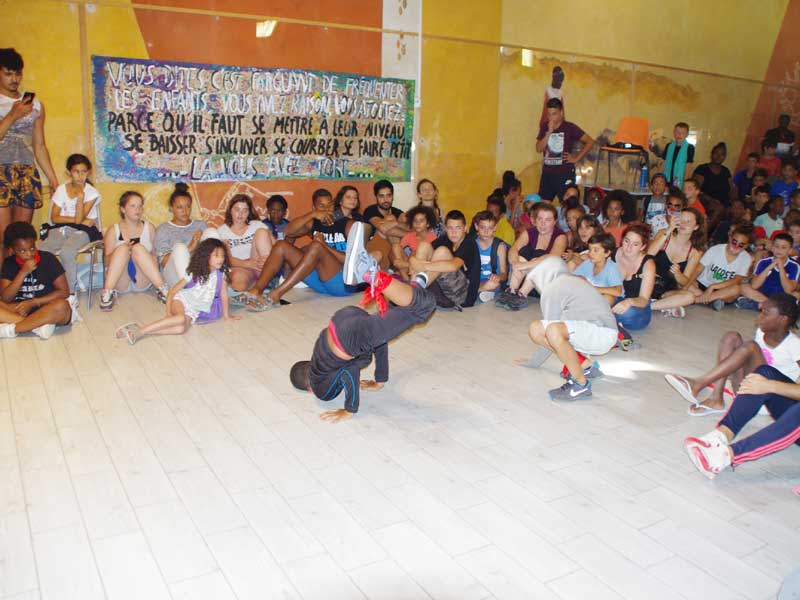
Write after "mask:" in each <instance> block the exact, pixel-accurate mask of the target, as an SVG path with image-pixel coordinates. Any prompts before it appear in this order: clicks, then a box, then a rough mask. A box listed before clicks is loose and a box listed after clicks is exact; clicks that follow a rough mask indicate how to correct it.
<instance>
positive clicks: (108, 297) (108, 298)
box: [100, 290, 117, 312]
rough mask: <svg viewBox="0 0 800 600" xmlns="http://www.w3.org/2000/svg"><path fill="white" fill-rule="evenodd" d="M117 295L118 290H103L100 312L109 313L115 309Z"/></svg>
mask: <svg viewBox="0 0 800 600" xmlns="http://www.w3.org/2000/svg"><path fill="white" fill-rule="evenodd" d="M116 295H117V291H116V290H103V291H101V292H100V310H102V311H105V312H108V311H109V310H111V309H112V308H114V298H115V297H116Z"/></svg>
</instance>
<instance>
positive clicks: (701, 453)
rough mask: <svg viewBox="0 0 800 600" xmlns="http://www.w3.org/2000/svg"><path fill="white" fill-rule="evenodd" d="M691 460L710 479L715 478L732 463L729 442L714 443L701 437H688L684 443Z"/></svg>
mask: <svg viewBox="0 0 800 600" xmlns="http://www.w3.org/2000/svg"><path fill="white" fill-rule="evenodd" d="M683 447H684V449H685V450H686V454H688V455H689V460H691V461H692V464H693V465H694V466H695V468H696V469H697V470H698V471H700V472H701V473H702V474H703V475H705V476H706V477H707V478H708V479H714V477H716V476H717V475H719V474H720V473H721V472H722V471H723V470H724V469H726V468H727V467H729V466H730V465H731V454H730V450H729V449H728V445H727V444H719V445H712V444H711V443H709V442H703V441H701V440H700V438H687V439H686V441H685V442H684V444H683Z"/></svg>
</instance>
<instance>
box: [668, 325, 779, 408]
mask: <svg viewBox="0 0 800 600" xmlns="http://www.w3.org/2000/svg"><path fill="white" fill-rule="evenodd" d="M762 364H764V357H763V355H762V354H761V349H760V348H759V347H758V345H757V344H756V343H755V342H753V341H749V342H745V341H744V340H743V339H742V336H741V335H739V334H738V333H737V332H735V331H729V332H728V333H726V334H725V335H724V336H723V337H722V340H721V341H720V344H719V350H718V353H717V364H716V366H715V367H714V368H713V369H711V370H710V371H708V372H707V373H705V374H703V375H701V376H699V377H695V378H691V377H684V376H682V375H675V376H674V377H676V378H677V379H679V380H683V381H685V382H686V384H687V385H688V386H689V389H690V391H691V396H692V397H693V398H695V399H696V398H697V395H698V394H699V393H700V392H701V391H702V390H703V389H705V388H706V387H707V386H708V385H710V384H713V385H714V389H713V391H712V392H711V396H709V398H707V399H706V400H705V401H703V403H702V404H703V405H704V406H708V407H710V408H716V409H721V408H725V402H724V401H723V399H722V395H723V390H724V387H725V380H726V379H727V378H728V376H730V377H731V379H732V383H733V384H734V388H738V385H739V383H740V382H741V380H742V378H743V377H744V375H746V374H747V373H750V372H752V371H753V370H754V369H755V368H756V367H758V366H759V365H762ZM687 400H688V398H687Z"/></svg>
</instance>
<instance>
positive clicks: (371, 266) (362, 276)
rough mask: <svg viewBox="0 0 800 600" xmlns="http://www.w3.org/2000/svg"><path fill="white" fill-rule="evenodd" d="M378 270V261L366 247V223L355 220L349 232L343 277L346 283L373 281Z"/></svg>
mask: <svg viewBox="0 0 800 600" xmlns="http://www.w3.org/2000/svg"><path fill="white" fill-rule="evenodd" d="M377 272H378V262H377V261H376V260H375V259H374V258H373V257H372V256H371V255H370V253H369V252H367V249H366V248H365V247H364V224H363V223H361V222H360V221H354V222H353V224H352V225H351V226H350V232H349V233H348V234H347V252H346V253H345V255H344V266H343V268H342V278H343V279H344V282H345V284H346V285H358V284H359V283H364V282H367V283H371V282H372V280H373V279H374V277H375V273H377Z"/></svg>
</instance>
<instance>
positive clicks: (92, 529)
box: [0, 290, 800, 600]
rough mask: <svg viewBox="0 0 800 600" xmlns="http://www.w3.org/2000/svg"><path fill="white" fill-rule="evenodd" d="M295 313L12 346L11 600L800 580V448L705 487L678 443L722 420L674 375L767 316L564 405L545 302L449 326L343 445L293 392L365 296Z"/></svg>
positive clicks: (684, 587)
mask: <svg viewBox="0 0 800 600" xmlns="http://www.w3.org/2000/svg"><path fill="white" fill-rule="evenodd" d="M289 298H290V299H291V300H293V304H292V305H291V306H287V307H282V308H280V309H278V310H275V311H272V312H268V313H265V314H259V315H254V314H249V313H248V314H243V319H242V320H241V321H239V322H235V323H220V324H214V325H209V326H202V327H195V328H194V329H192V330H191V331H190V332H189V333H188V334H187V335H184V336H178V337H165V338H150V339H146V340H144V341H142V342H141V343H140V344H138V345H137V346H135V347H133V348H131V347H129V346H128V345H127V344H125V343H122V342H117V341H115V340H114V339H113V332H114V329H115V328H116V327H117V326H118V325H120V324H123V323H126V322H128V321H132V320H149V319H152V318H154V317H156V316H157V315H159V314H160V311H161V306H160V305H159V304H158V303H157V302H156V300H155V298H154V296H152V295H139V296H136V295H127V296H124V297H122V298H121V299H120V300H119V302H118V305H117V306H116V307H115V309H114V311H113V312H111V313H101V312H99V311H98V310H97V308H96V307H95V309H94V310H92V311H91V312H89V313H85V311H84V317H85V322H84V323H83V324H80V325H76V326H75V327H74V328H73V330H72V331H59V332H58V333H57V334H56V335H55V336H54V337H53V338H52V339H51V340H49V341H47V342H43V341H41V340H39V339H36V338H31V337H28V336H24V337H20V338H17V339H15V340H0V360H1V361H2V364H0V373H2V380H3V385H2V386H0V598H2V599H3V600H7V599H10V598H14V599H15V600H22V599H24V600H33V599H35V598H43V599H57V600H65V599H71V598H75V599H80V600H90V599H94V598H109V599H112V600H121V599H134V598H141V599H143V600H158V599H162V598H173V599H175V600H177V599H184V598H185V599H187V600H203V599H214V600H227V599H232V598H238V599H239V600H245V599H247V600H251V599H252V600H264V599H270V598H281V599H290V598H303V599H305V600H311V599H320V600H335V599H340V598H342V599H352V598H370V599H373V600H375V599H387V600H400V599H406V598H408V599H414V600H417V599H421V598H436V599H453V600H471V599H474V600H479V599H484V598H497V599H500V598H503V599H510V600H527V599H530V598H564V599H575V600H586V599H589V598H592V599H610V598H629V599H631V600H643V599H647V600H653V599H659V598H664V599H674V598H703V599H704V600H709V599H716V598H719V599H722V598H752V599H761V598H774V597H775V594H776V592H777V590H778V588H779V586H780V583H781V581H782V579H783V578H784V577H785V576H786V575H787V574H788V573H790V572H791V571H792V570H793V569H795V568H797V567H798V566H799V565H800V498H797V497H796V496H794V495H793V494H792V492H791V488H792V486H793V485H796V484H797V483H800V448H798V447H792V448H790V449H788V450H786V451H784V452H782V453H780V454H777V455H773V456H771V457H768V458H766V459H764V460H760V461H758V462H755V463H749V464H746V465H743V466H741V467H740V468H738V469H737V470H736V472H735V473H734V472H731V471H727V472H725V473H724V474H722V475H721V476H719V477H718V478H717V479H716V480H714V481H713V482H710V481H707V480H706V479H705V478H703V477H701V476H700V475H699V474H698V473H697V472H696V471H695V470H694V468H693V467H692V466H691V464H690V463H689V461H688V459H687V458H686V456H685V454H684V452H683V448H682V445H681V443H682V440H683V439H684V437H686V436H687V435H689V434H698V433H705V432H706V431H708V430H709V429H711V428H712V427H713V425H714V420H713V417H706V418H691V417H689V416H687V415H686V403H685V402H684V401H683V400H682V399H681V398H679V397H678V396H677V395H676V394H674V393H673V392H672V391H671V389H670V388H668V387H667V386H666V384H665V383H664V381H663V373H664V372H666V371H672V370H678V371H681V372H685V373H688V374H692V373H697V372H699V371H700V369H703V368H705V367H707V366H708V365H709V364H710V362H711V361H712V359H713V356H714V353H715V346H716V342H717V340H718V338H719V336H720V333H721V332H722V331H724V330H726V329H731V328H734V329H738V330H740V331H742V332H744V333H746V334H748V335H750V334H751V333H752V331H753V320H754V316H755V313H752V312H742V311H738V310H735V309H726V310H725V311H723V312H722V313H714V312H712V311H711V310H708V309H700V308H697V309H694V310H690V311H689V316H688V318H687V319H685V320H683V321H676V320H670V319H665V318H661V317H656V318H655V320H654V324H653V325H652V326H651V328H650V329H649V330H648V331H647V332H646V333H644V334H642V335H640V336H639V337H638V338H637V340H638V341H640V342H641V344H642V347H641V348H640V349H638V350H636V351H634V352H630V353H627V354H625V353H622V352H620V351H618V350H615V351H613V352H612V353H611V354H610V355H608V356H607V357H604V358H602V359H601V366H602V369H603V371H604V372H605V373H606V376H605V377H603V378H602V379H600V380H599V381H597V382H596V385H595V386H594V398H593V399H592V400H591V401H587V402H580V403H576V404H573V405H556V404H553V403H551V402H550V401H549V400H548V399H547V394H546V390H547V389H549V388H552V387H555V386H556V385H559V384H560V380H559V377H558V370H559V368H560V365H559V364H557V363H556V360H555V359H551V360H550V361H548V363H546V364H545V366H544V368H543V369H541V370H538V371H534V370H528V369H521V368H516V367H514V366H512V364H511V361H512V359H513V358H515V357H518V356H525V355H529V354H530V352H531V350H532V345H531V343H530V342H529V341H528V339H527V336H526V331H527V326H528V323H529V322H530V321H531V320H532V319H533V318H535V317H536V316H537V315H538V314H539V310H538V307H537V306H534V307H531V308H528V309H526V310H524V311H522V312H519V313H509V312H505V311H502V310H500V309H496V308H495V307H494V306H488V305H487V306H480V307H478V308H474V309H470V310H467V311H466V312H464V313H463V314H458V313H453V312H439V313H437V314H434V316H433V317H432V319H431V321H430V322H429V323H428V324H427V325H425V326H423V327H421V328H418V329H417V330H415V331H413V332H412V333H411V334H409V335H406V336H404V337H403V338H402V339H400V340H397V341H396V342H394V343H393V344H392V345H391V350H390V355H391V381H390V384H389V386H388V387H387V388H386V389H385V390H383V391H381V392H378V393H374V394H364V395H363V397H362V408H361V412H360V413H359V414H358V417H357V418H355V419H352V420H350V421H348V422H344V423H341V424H336V425H332V424H327V423H323V422H320V421H319V419H318V415H319V413H320V412H321V411H322V410H324V409H326V408H330V407H337V408H338V407H340V406H341V399H340V400H338V401H334V402H332V403H330V406H329V405H326V404H325V403H322V402H319V401H317V400H315V399H313V398H312V397H311V396H310V395H308V394H302V393H299V392H296V391H294V390H293V389H291V386H290V384H289V380H288V375H287V372H288V367H289V365H291V364H292V363H293V362H295V361H296V360H300V359H303V358H305V357H308V356H309V354H310V350H311V347H312V344H313V341H314V339H315V338H316V335H317V333H318V332H319V330H320V329H321V328H322V327H323V326H324V325H325V324H326V322H327V320H328V318H329V316H330V315H331V314H332V312H333V311H334V310H335V309H336V308H339V307H341V306H344V305H345V304H346V303H348V302H353V301H354V299H331V298H320V297H318V296H316V295H314V294H313V293H311V292H309V291H307V290H301V291H297V292H295V293H293V294H292V295H290V297H289ZM81 300H82V307H84V308H85V298H81ZM368 374H369V375H371V369H370V370H369V371H368ZM766 422H767V417H758V418H757V419H756V420H755V421H754V422H753V423H752V424H751V427H757V426H759V425H763V424H764V423H766Z"/></svg>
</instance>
